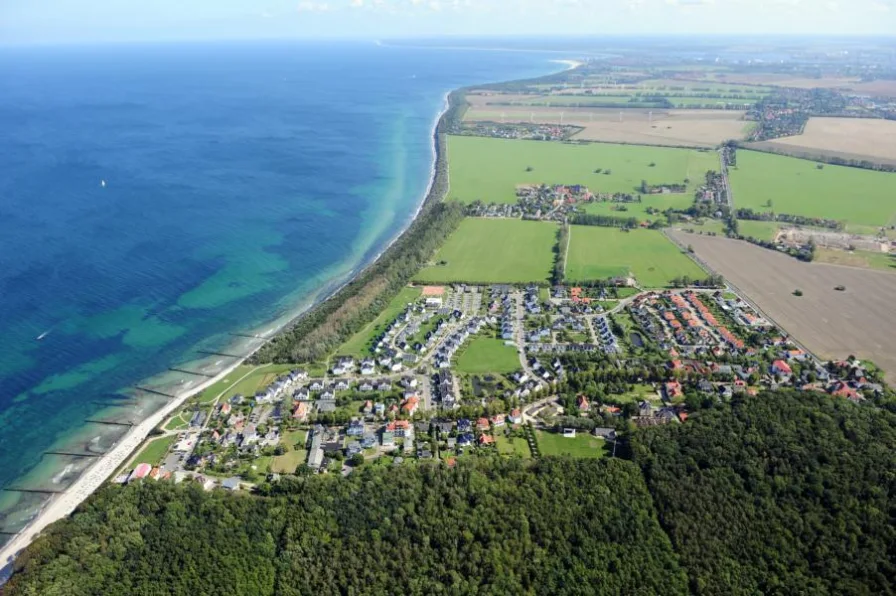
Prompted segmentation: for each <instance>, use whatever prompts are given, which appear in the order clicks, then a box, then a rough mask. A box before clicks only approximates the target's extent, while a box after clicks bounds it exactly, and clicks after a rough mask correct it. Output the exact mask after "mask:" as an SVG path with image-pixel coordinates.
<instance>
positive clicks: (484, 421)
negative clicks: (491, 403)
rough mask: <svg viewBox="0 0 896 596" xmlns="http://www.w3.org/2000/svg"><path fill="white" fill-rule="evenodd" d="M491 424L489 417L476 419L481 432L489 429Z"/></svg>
mask: <svg viewBox="0 0 896 596" xmlns="http://www.w3.org/2000/svg"><path fill="white" fill-rule="evenodd" d="M489 427H490V424H489V421H488V418H480V419H479V420H477V421H476V429H477V430H479V431H480V432H485V431H487V430H488V429H489Z"/></svg>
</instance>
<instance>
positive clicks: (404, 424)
mask: <svg viewBox="0 0 896 596" xmlns="http://www.w3.org/2000/svg"><path fill="white" fill-rule="evenodd" d="M410 429H411V423H410V422H408V421H407V420H395V421H393V422H390V423H389V424H387V425H386V430H387V431H389V432H392V433H395V436H396V437H405V436H407V435H408V434H410Z"/></svg>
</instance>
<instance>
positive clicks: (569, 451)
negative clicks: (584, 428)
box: [535, 430, 606, 458]
mask: <svg viewBox="0 0 896 596" xmlns="http://www.w3.org/2000/svg"><path fill="white" fill-rule="evenodd" d="M535 436H536V438H537V440H538V448H539V449H540V450H541V454H542V455H543V456H551V455H570V456H572V457H594V458H598V457H603V456H604V455H606V451H605V449H604V447H605V443H604V440H603V439H598V438H597V437H594V436H592V435H589V434H587V433H577V434H576V438H574V439H567V438H565V437H564V436H563V435H562V434H559V433H554V432H547V431H543V430H537V431H535Z"/></svg>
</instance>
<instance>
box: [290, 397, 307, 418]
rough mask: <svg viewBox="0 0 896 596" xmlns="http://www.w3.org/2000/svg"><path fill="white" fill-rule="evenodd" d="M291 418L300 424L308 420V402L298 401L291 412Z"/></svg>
mask: <svg viewBox="0 0 896 596" xmlns="http://www.w3.org/2000/svg"><path fill="white" fill-rule="evenodd" d="M292 417H293V418H295V419H296V420H298V421H300V422H304V421H305V420H307V419H308V402H304V401H300V402H299V403H297V404H296V408H295V409H294V410H293V411H292Z"/></svg>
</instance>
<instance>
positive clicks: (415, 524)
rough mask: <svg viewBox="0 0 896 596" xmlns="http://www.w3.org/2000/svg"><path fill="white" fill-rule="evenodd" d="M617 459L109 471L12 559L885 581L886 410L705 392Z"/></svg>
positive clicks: (102, 588) (36, 579)
mask: <svg viewBox="0 0 896 596" xmlns="http://www.w3.org/2000/svg"><path fill="white" fill-rule="evenodd" d="M701 407H702V408H703V409H700V410H698V411H696V412H695V413H694V414H693V415H692V416H691V417H690V419H689V420H688V421H687V422H686V423H684V424H677V423H673V424H669V425H667V426H662V427H652V428H647V429H643V430H636V431H633V434H632V438H631V440H630V442H629V444H628V445H621V446H620V447H621V448H620V449H619V450H618V453H624V454H627V456H628V457H630V458H631V460H626V459H621V458H616V459H603V460H590V459H589V460H585V459H579V460H576V459H569V458H541V459H539V460H537V461H535V462H532V461H530V460H521V459H518V458H517V459H501V458H498V457H482V458H473V459H462V460H460V461H459V462H458V464H457V467H456V468H453V469H452V468H448V467H446V466H444V465H439V464H435V463H433V464H427V463H422V462H421V463H419V464H417V465H413V466H403V467H400V468H392V467H391V466H390V467H380V466H370V465H369V464H364V465H363V466H362V467H360V468H359V469H357V470H356V471H355V472H354V473H352V474H351V475H350V476H349V477H347V478H342V477H340V476H335V477H333V476H322V477H321V476H318V477H304V476H302V477H299V476H283V477H282V478H281V479H280V481H279V482H276V483H272V484H267V483H263V484H261V485H260V486H259V489H258V493H257V494H255V495H247V494H242V495H230V494H226V493H224V492H222V491H214V492H211V493H206V492H203V491H202V490H201V489H200V488H199V487H198V486H197V485H195V484H193V483H185V484H181V485H173V484H171V483H169V482H146V483H143V484H138V485H135V486H129V487H126V488H119V487H107V488H104V489H102V490H101V491H99V492H98V493H96V494H95V495H93V496H91V498H89V499H88V500H87V501H86V502H85V503H84V504H83V505H82V506H81V507H79V509H78V510H77V511H76V513H75V514H74V515H73V516H72V517H71V518H69V519H66V520H64V521H62V522H59V523H57V524H55V525H54V526H52V527H51V528H50V529H49V530H48V531H46V532H45V533H44V535H43V536H42V537H40V538H39V539H38V540H37V541H36V542H35V543H34V544H32V545H31V546H30V547H29V548H28V549H27V550H26V551H25V552H24V553H23V554H22V555H21V556H20V557H19V559H18V560H17V561H16V563H15V567H16V573H15V574H14V575H13V577H12V579H11V580H10V582H9V584H8V585H7V586H6V587H5V592H4V594H5V595H6V596H17V595H21V594H35V595H37V594H39V595H42V596H47V595H57V594H58V595H61V594H65V595H66V596H68V595H80V594H128V595H136V594H162V593H164V594H315V595H319V594H396V593H404V594H427V595H428V594H573V593H575V594H585V593H587V594H663V595H666V594H684V593H693V594H706V595H715V594H726V595H741V594H743V595H746V594H751V595H752V594H813V595H816V594H819V595H825V594H832V595H833V594H893V593H894V591H896V583H894V582H896V525H894V512H896V414H894V413H892V412H890V411H887V410H885V409H882V408H877V407H875V406H872V405H855V404H852V403H850V402H848V401H846V400H839V399H834V398H831V397H830V396H828V395H815V394H813V393H811V392H799V393H798V392H791V391H782V392H775V393H771V392H769V393H764V394H761V395H759V396H756V397H749V396H744V397H735V398H734V400H732V401H731V402H730V403H726V404H718V403H714V402H713V401H712V400H706V401H705V403H704V405H703V406H701Z"/></svg>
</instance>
